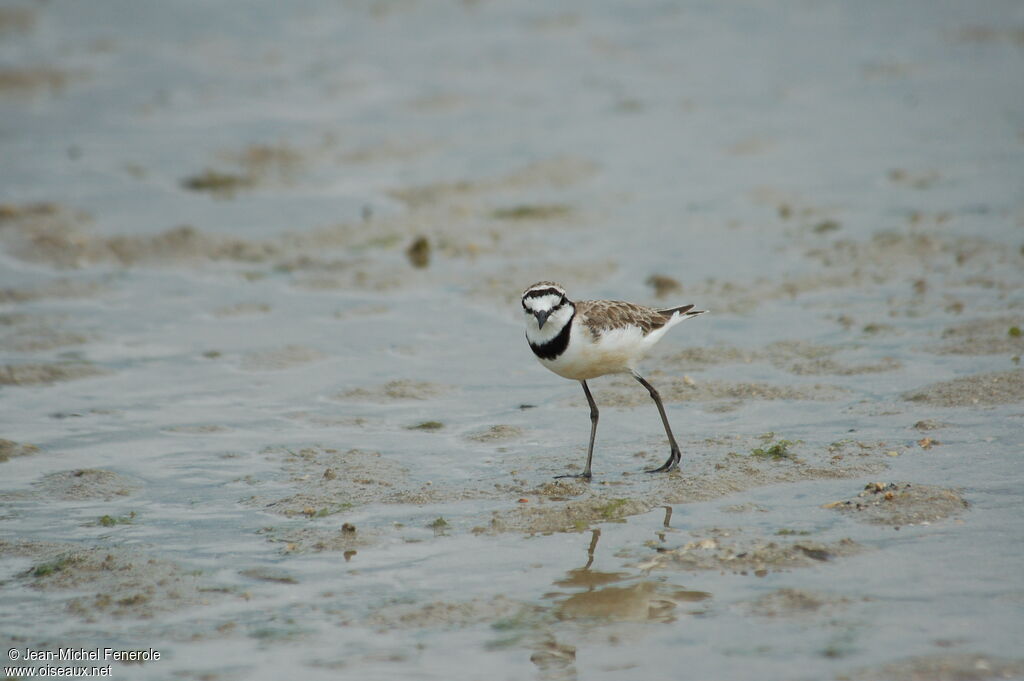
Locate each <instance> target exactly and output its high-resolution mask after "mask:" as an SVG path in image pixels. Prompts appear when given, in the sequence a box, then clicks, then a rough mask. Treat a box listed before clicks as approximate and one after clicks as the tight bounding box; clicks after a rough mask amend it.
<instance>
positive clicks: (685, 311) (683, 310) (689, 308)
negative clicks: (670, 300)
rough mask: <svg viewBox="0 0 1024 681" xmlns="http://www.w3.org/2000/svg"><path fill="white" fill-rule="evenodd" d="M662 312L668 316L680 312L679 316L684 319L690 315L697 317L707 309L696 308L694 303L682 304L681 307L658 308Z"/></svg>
mask: <svg viewBox="0 0 1024 681" xmlns="http://www.w3.org/2000/svg"><path fill="white" fill-rule="evenodd" d="M658 312H659V313H660V314H663V315H665V316H666V317H671V316H672V315H674V314H676V313H679V316H680V317H682V318H683V319H689V318H690V317H696V316H697V315H699V314H704V313H705V312H707V310H694V309H693V305H680V306H679V307H667V308H665V309H664V310H658Z"/></svg>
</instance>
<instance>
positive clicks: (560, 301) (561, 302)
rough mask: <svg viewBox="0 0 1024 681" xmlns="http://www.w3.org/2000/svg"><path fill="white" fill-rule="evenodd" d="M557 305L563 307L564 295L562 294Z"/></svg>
mask: <svg viewBox="0 0 1024 681" xmlns="http://www.w3.org/2000/svg"><path fill="white" fill-rule="evenodd" d="M558 304H559V305H565V294H564V293H563V294H562V299H561V300H559V301H558Z"/></svg>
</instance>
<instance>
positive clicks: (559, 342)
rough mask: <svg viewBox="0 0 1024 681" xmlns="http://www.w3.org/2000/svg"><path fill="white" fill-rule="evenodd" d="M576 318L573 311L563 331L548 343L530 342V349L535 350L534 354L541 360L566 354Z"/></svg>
mask: <svg viewBox="0 0 1024 681" xmlns="http://www.w3.org/2000/svg"><path fill="white" fill-rule="evenodd" d="M575 318H576V311H575V310H573V313H572V316H571V317H569V321H568V322H566V324H565V326H563V327H562V330H561V331H559V332H558V335H557V336H555V337H554V338H552V339H551V340H549V341H548V342H547V343H543V344H541V345H536V344H534V343H532V342H530V349H531V350H533V354H535V355H537V356H538V357H540V358H541V359H555V358H556V357H558V356H559V355H561V354H562V353H563V352H565V349H566V348H567V347H569V334H570V333H571V332H572V320H573V319H575ZM527 341H529V338H527Z"/></svg>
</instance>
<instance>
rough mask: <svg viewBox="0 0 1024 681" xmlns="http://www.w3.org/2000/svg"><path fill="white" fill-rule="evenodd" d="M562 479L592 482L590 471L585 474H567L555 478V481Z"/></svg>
mask: <svg viewBox="0 0 1024 681" xmlns="http://www.w3.org/2000/svg"><path fill="white" fill-rule="evenodd" d="M562 478H576V479H577V480H586V481H587V482H590V471H586V472H584V473H566V474H564V475H556V476H555V480H560V479H562Z"/></svg>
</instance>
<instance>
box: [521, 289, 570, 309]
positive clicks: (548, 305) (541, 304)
mask: <svg viewBox="0 0 1024 681" xmlns="http://www.w3.org/2000/svg"><path fill="white" fill-rule="evenodd" d="M561 301H562V296H559V295H555V294H554V293H548V294H545V295H543V296H529V297H526V298H523V305H524V306H525V307H526V309H528V310H551V309H553V308H554V307H555V306H556V305H558V303H560V302H561Z"/></svg>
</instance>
